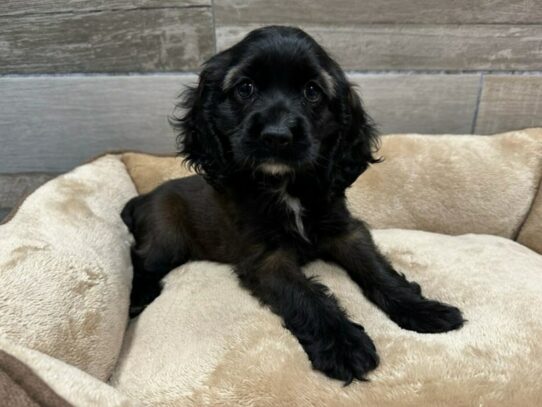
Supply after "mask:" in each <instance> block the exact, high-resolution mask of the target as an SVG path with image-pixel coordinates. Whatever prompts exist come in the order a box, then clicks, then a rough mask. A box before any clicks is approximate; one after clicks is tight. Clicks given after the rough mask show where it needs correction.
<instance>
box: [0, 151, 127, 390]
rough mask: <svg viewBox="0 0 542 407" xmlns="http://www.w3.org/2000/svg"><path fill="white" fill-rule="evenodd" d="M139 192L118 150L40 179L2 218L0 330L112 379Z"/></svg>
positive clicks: (123, 322) (123, 317) (122, 322)
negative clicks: (132, 204)
mask: <svg viewBox="0 0 542 407" xmlns="http://www.w3.org/2000/svg"><path fill="white" fill-rule="evenodd" d="M135 194H136V191H135V188H134V185H133V184H132V182H131V180H130V177H129V176H128V174H127V173H126V169H125V166H124V165H123V163H122V162H121V160H120V158H119V157H118V156H105V157H102V158H100V159H98V160H96V161H95V162H93V163H92V164H87V165H84V166H82V167H79V168H77V169H76V170H74V171H72V172H70V173H68V174H65V175H63V176H60V177H58V178H56V179H54V180H52V181H50V182H48V183H47V184H45V185H43V186H42V187H41V188H39V189H38V190H37V191H35V192H34V193H33V194H32V195H30V196H29V197H28V198H27V199H26V200H25V202H24V203H23V204H22V205H21V206H20V207H19V208H18V210H17V213H16V214H15V216H14V217H13V218H12V219H11V221H9V222H8V223H6V224H4V225H2V226H0V281H1V282H2V284H1V285H0V310H1V312H0V337H4V338H8V339H11V340H12V341H14V342H16V343H19V344H21V345H25V346H27V347H29V348H32V349H36V350H38V351H41V352H43V353H46V354H48V355H50V356H52V357H55V358H58V359H60V360H63V361H65V362H67V363H70V364H72V365H74V366H77V367H79V368H80V369H82V370H84V371H85V372H88V373H90V374H92V375H94V376H95V377H97V378H99V379H101V380H105V379H107V378H108V377H109V375H110V373H111V371H112V369H113V367H114V366H115V363H116V360H117V356H118V352H119V349H120V346H121V343H122V338H123V333H124V329H125V327H126V323H127V319H128V318H127V309H128V302H129V292H130V284H131V262H130V256H129V246H130V243H131V237H130V235H129V234H128V231H127V229H126V227H125V226H124V224H123V223H122V221H121V219H120V217H119V212H120V210H121V208H122V206H123V205H124V203H125V202H126V201H127V200H128V199H130V198H131V197H132V196H134V195H135Z"/></svg>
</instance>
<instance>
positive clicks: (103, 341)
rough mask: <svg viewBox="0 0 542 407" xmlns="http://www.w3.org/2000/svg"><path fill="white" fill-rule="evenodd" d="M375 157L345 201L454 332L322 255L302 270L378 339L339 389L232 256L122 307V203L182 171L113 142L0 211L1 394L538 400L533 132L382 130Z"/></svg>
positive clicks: (199, 399)
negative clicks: (359, 374)
mask: <svg viewBox="0 0 542 407" xmlns="http://www.w3.org/2000/svg"><path fill="white" fill-rule="evenodd" d="M380 154H381V155H382V156H383V157H384V159H385V161H384V162H383V163H381V164H377V165H375V166H373V167H371V168H370V169H369V170H368V171H367V172H366V173H365V174H363V175H362V176H361V177H360V178H359V179H358V180H357V181H356V183H355V184H354V185H353V187H352V188H350V189H349V190H348V199H349V205H350V207H351V209H352V211H353V212H354V213H355V214H357V215H358V216H360V217H362V218H363V219H365V220H366V221H367V223H369V225H371V226H372V228H373V229H374V237H375V240H376V242H377V244H378V245H379V246H380V247H381V249H382V251H383V252H384V254H385V255H387V256H388V258H389V259H390V260H391V261H392V263H393V264H394V265H395V266H396V267H397V268H398V269H399V270H400V271H402V272H404V273H405V274H406V275H407V277H409V278H411V279H413V280H415V281H417V282H419V283H420V284H421V286H422V287H423V288H424V292H425V293H426V294H427V296H429V297H431V298H435V299H439V300H442V301H444V302H448V303H451V304H454V305H457V306H458V307H460V308H461V310H462V311H463V313H464V316H465V318H466V319H467V320H468V322H467V323H466V325H465V326H464V327H463V328H462V329H461V330H459V331H454V332H449V333H445V334H433V335H422V334H418V333H415V332H411V331H405V330H402V329H401V328H399V327H398V326H397V325H395V324H394V323H393V322H391V321H390V320H389V319H388V318H387V317H386V316H385V315H384V314H383V313H382V312H381V311H379V310H378V309H377V308H376V307H375V306H373V305H372V304H371V303H369V302H368V301H367V300H366V299H365V298H364V297H363V295H362V294H361V292H360V291H359V289H358V288H357V287H356V286H355V285H354V284H353V283H352V282H351V281H350V280H349V278H348V277H347V276H346V274H345V273H344V272H343V271H342V270H341V269H340V268H338V267H336V266H334V265H332V264H327V263H324V262H321V261H319V262H315V263H313V264H311V265H309V266H307V267H306V269H305V271H306V273H307V274H309V275H315V276H317V277H318V278H319V279H320V280H321V281H322V282H324V283H325V284H326V285H328V286H329V287H330V289H331V290H332V291H333V292H334V293H335V294H336V295H337V297H338V298H339V300H340V302H341V304H342V305H343V306H344V307H345V308H346V310H347V311H348V313H349V315H350V316H351V318H352V319H353V320H354V321H359V322H361V323H363V325H364V326H365V329H366V330H367V332H368V334H369V335H370V336H371V338H373V340H374V342H375V344H376V346H377V349H378V351H379V355H380V358H381V364H380V366H379V367H378V368H377V369H376V370H375V371H374V372H372V373H371V374H370V375H369V379H370V381H369V382H354V383H352V384H351V385H350V386H347V387H343V385H342V383H341V382H338V381H334V380H331V379H329V378H327V377H325V376H324V375H323V374H321V373H319V372H317V371H313V370H312V369H311V367H310V363H309V361H308V359H307V357H306V354H305V353H304V352H303V350H302V348H301V346H300V345H299V344H298V343H297V342H296V340H295V338H294V337H293V336H292V335H291V334H290V333H289V332H288V331H287V330H286V329H285V328H284V327H283V326H282V325H281V321H280V319H279V318H278V317H277V316H275V315H274V314H272V313H271V312H270V311H269V310H268V309H266V308H263V307H262V306H260V305H259V304H258V302H257V301H256V300H255V299H254V298H252V297H251V296H250V295H249V294H248V292H246V291H245V290H243V289H242V288H241V287H240V286H239V284H238V283H237V280H236V277H235V275H234V274H233V273H232V270H231V268H230V266H228V265H221V264H213V263H209V262H193V263H188V264H186V265H184V266H181V267H179V268H177V269H176V270H174V271H173V272H171V273H170V274H169V275H168V276H166V278H165V279H164V290H163V292H162V294H161V295H160V297H158V298H157V299H156V300H155V301H154V302H153V303H152V304H151V305H150V306H149V307H148V308H147V309H146V310H145V311H144V312H143V313H142V314H141V315H140V316H139V317H138V318H136V319H134V320H132V321H129V320H128V301H129V292H130V284H131V272H132V271H131V264H130V256H129V247H130V244H131V242H132V238H131V236H130V235H129V233H128V230H127V229H126V227H125V226H124V224H123V223H122V221H121V219H120V217H119V213H120V210H121V209H122V207H123V205H124V204H125V202H126V201H128V200H129V199H130V198H132V197H133V196H135V195H136V194H138V193H143V192H147V191H149V190H150V189H152V188H153V187H155V186H156V185H158V184H159V183H161V182H163V181H165V180H167V179H171V178H176V177H180V176H185V175H187V174H188V171H187V170H185V169H183V167H182V166H181V163H180V161H179V160H178V159H176V158H174V157H157V156H151V155H146V154H140V153H123V154H107V155H104V156H102V157H99V158H97V159H95V160H93V161H92V162H90V163H87V164H85V165H82V166H80V167H78V168H76V169H74V170H73V171H70V172H69V173H67V174H64V175H61V176H59V177H57V178H55V179H53V180H51V181H49V182H48V183H47V184H45V185H43V186H42V187H40V188H39V189H38V190H36V191H35V192H34V193H32V194H31V195H30V196H28V197H27V198H26V199H25V200H24V202H23V203H22V204H21V205H20V206H19V207H18V208H17V209H16V210H15V211H14V212H13V213H12V214H11V216H10V219H9V220H8V221H7V222H6V223H5V224H3V225H2V226H0V282H1V284H0V400H10V405H17V404H16V403H19V402H20V403H24V402H25V400H27V401H28V400H33V401H34V402H36V403H37V404H40V403H41V404H40V405H63V404H60V401H59V400H63V401H62V403H64V402H65V403H66V405H70V404H71V405H76V406H96V405H104V406H105V405H107V406H131V405H153V406H161V405H163V406H273V407H275V406H360V405H369V406H420V405H430V406H438V405H454V406H479V405H491V406H497V405H498V406H507V407H508V406H539V405H542V386H541V385H540V377H542V363H541V361H542V307H540V302H541V300H542V255H541V254H540V253H542V192H541V190H540V183H541V178H542V129H527V130H523V131H516V132H510V133H505V134H501V135H495V136H445V135H442V136H427V135H390V136H385V137H384V138H383V143H382V148H381V151H380ZM7 395H11V397H12V399H8V398H7ZM12 400H15V401H12ZM48 403H49V404H48ZM20 405H27V404H20Z"/></svg>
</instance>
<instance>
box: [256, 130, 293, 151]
mask: <svg viewBox="0 0 542 407" xmlns="http://www.w3.org/2000/svg"><path fill="white" fill-rule="evenodd" d="M261 136H262V140H263V142H264V143H265V144H266V145H267V146H269V147H272V148H278V149H280V148H285V147H288V146H289V145H290V144H292V139H293V135H292V132H291V131H290V129H289V128H288V127H287V126H266V127H265V128H264V129H263V130H262V133H261Z"/></svg>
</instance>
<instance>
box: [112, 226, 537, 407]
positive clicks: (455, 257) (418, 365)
mask: <svg viewBox="0 0 542 407" xmlns="http://www.w3.org/2000/svg"><path fill="white" fill-rule="evenodd" d="M375 238H376V241H377V243H378V244H379V245H380V247H381V248H382V250H383V252H384V253H385V254H386V255H387V256H388V257H389V258H390V259H391V260H392V262H393V264H395V266H396V267H397V268H398V269H399V270H401V271H402V272H404V273H405V274H406V275H407V276H408V277H409V278H411V279H414V280H416V281H418V282H419V283H420V284H421V286H422V287H423V289H424V292H425V294H426V295H427V296H429V297H434V298H436V299H439V300H442V301H446V302H449V303H451V304H455V305H458V306H459V307H460V308H461V309H462V310H463V312H464V315H465V317H466V319H468V322H467V324H466V325H465V326H464V327H463V328H462V329H461V330H459V331H454V332H449V333H445V334H433V335H422V334H418V333H415V332H410V331H405V330H402V329H401V328H399V327H398V326H397V325H395V324H394V323H393V322H391V321H390V320H389V319H388V318H387V317H385V316H384V314H383V313H382V312H380V311H379V310H378V309H377V308H375V307H374V306H373V305H372V304H370V303H369V302H368V301H367V300H366V299H365V298H364V297H363V296H362V294H361V293H360V291H359V289H358V288H357V287H356V286H355V285H354V284H353V283H352V282H351V281H350V280H349V278H348V277H347V276H346V274H345V273H344V272H343V271H342V270H341V269H339V268H337V267H335V266H333V265H330V264H326V263H323V262H316V263H314V264H312V265H310V266H308V267H307V268H306V273H307V274H309V275H315V276H318V278H319V279H320V280H321V281H322V282H324V283H325V284H327V285H328V286H329V287H330V288H331V290H332V291H333V292H334V293H336V295H337V296H338V297H339V299H340V302H341V303H342V305H343V306H344V307H345V308H346V309H347V311H348V313H349V314H350V315H351V317H352V318H353V319H354V320H355V321H357V322H360V323H362V324H363V325H364V326H365V329H366V331H367V332H368V334H369V335H370V336H371V337H372V338H373V339H374V340H375V343H376V346H377V348H378V351H379V354H380V357H381V365H380V367H379V368H378V369H377V370H376V371H374V372H373V373H372V374H371V375H370V380H371V381H370V382H365V383H362V382H355V383H353V384H352V385H350V386H348V387H346V388H345V387H342V383H340V382H337V381H334V380H330V379H328V378H327V377H325V376H323V375H322V374H321V373H319V372H316V371H313V370H311V367H310V364H309V361H308V359H307V357H306V355H305V353H304V352H303V350H302V348H301V347H300V345H299V344H298V343H297V341H296V340H295V338H294V337H293V336H292V335H291V334H290V333H289V332H288V331H287V330H286V329H285V328H283V326H282V324H281V321H280V319H279V318H278V317H277V316H275V315H274V314H272V313H271V312H270V311H269V310H268V309H266V308H264V307H262V306H260V305H259V303H258V302H257V301H256V300H255V299H254V298H252V297H251V296H250V295H249V294H248V293H247V292H246V291H245V290H243V289H242V288H240V286H239V284H238V283H237V279H236V277H235V276H234V275H233V273H232V270H231V268H230V267H229V266H226V265H218V264H213V263H208V262H195V263H189V264H186V265H184V266H182V267H180V268H178V269H176V270H175V271H173V272H172V273H170V274H169V275H168V276H166V278H165V288H164V291H163V293H162V294H161V295H160V296H159V297H158V298H157V299H156V300H155V301H154V302H153V303H152V304H151V305H150V306H149V307H148V308H147V309H146V310H145V311H144V312H143V313H142V314H141V315H140V316H139V317H138V318H137V319H135V320H134V321H133V322H132V323H131V324H130V325H129V328H128V332H127V337H126V340H125V343H124V347H123V350H122V353H121V357H120V360H119V364H118V367H117V369H116V371H115V373H114V375H113V377H112V381H111V382H112V384H113V385H114V386H115V387H116V388H117V389H118V390H120V391H121V392H123V393H125V394H127V395H129V396H131V397H134V398H137V399H140V400H142V401H144V402H146V403H147V404H149V405H153V406H155V405H156V406H158V405H182V406H205V405H208V406H215V405H220V406H252V405H257V406H294V405H295V406H360V405H362V406H436V405H457V406H460V405H477V406H478V405H492V406H497V405H498V406H537V405H542V388H541V387H540V377H541V376H542V364H541V363H540V360H541V358H542V308H541V307H539V306H538V305H539V303H540V299H541V298H542V256H540V255H539V254H537V253H535V252H533V251H531V250H529V249H527V248H525V247H523V246H521V245H520V244H518V243H515V242H513V241H511V240H508V239H504V238H501V237H495V236H485V235H464V236H457V237H451V236H445V235H439V234H433V233H428V232H421V231H408V230H394V229H390V230H379V231H375Z"/></svg>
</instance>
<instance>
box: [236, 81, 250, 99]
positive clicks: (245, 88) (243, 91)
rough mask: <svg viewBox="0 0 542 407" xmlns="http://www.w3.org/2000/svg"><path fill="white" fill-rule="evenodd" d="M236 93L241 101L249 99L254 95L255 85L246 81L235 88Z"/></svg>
mask: <svg viewBox="0 0 542 407" xmlns="http://www.w3.org/2000/svg"><path fill="white" fill-rule="evenodd" d="M235 91H236V92H237V95H238V96H239V97H240V98H241V99H248V98H249V97H251V96H252V94H253V93H254V83H253V82H252V81H251V80H249V79H245V80H243V81H242V82H241V83H239V85H237V86H236V87H235Z"/></svg>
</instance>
